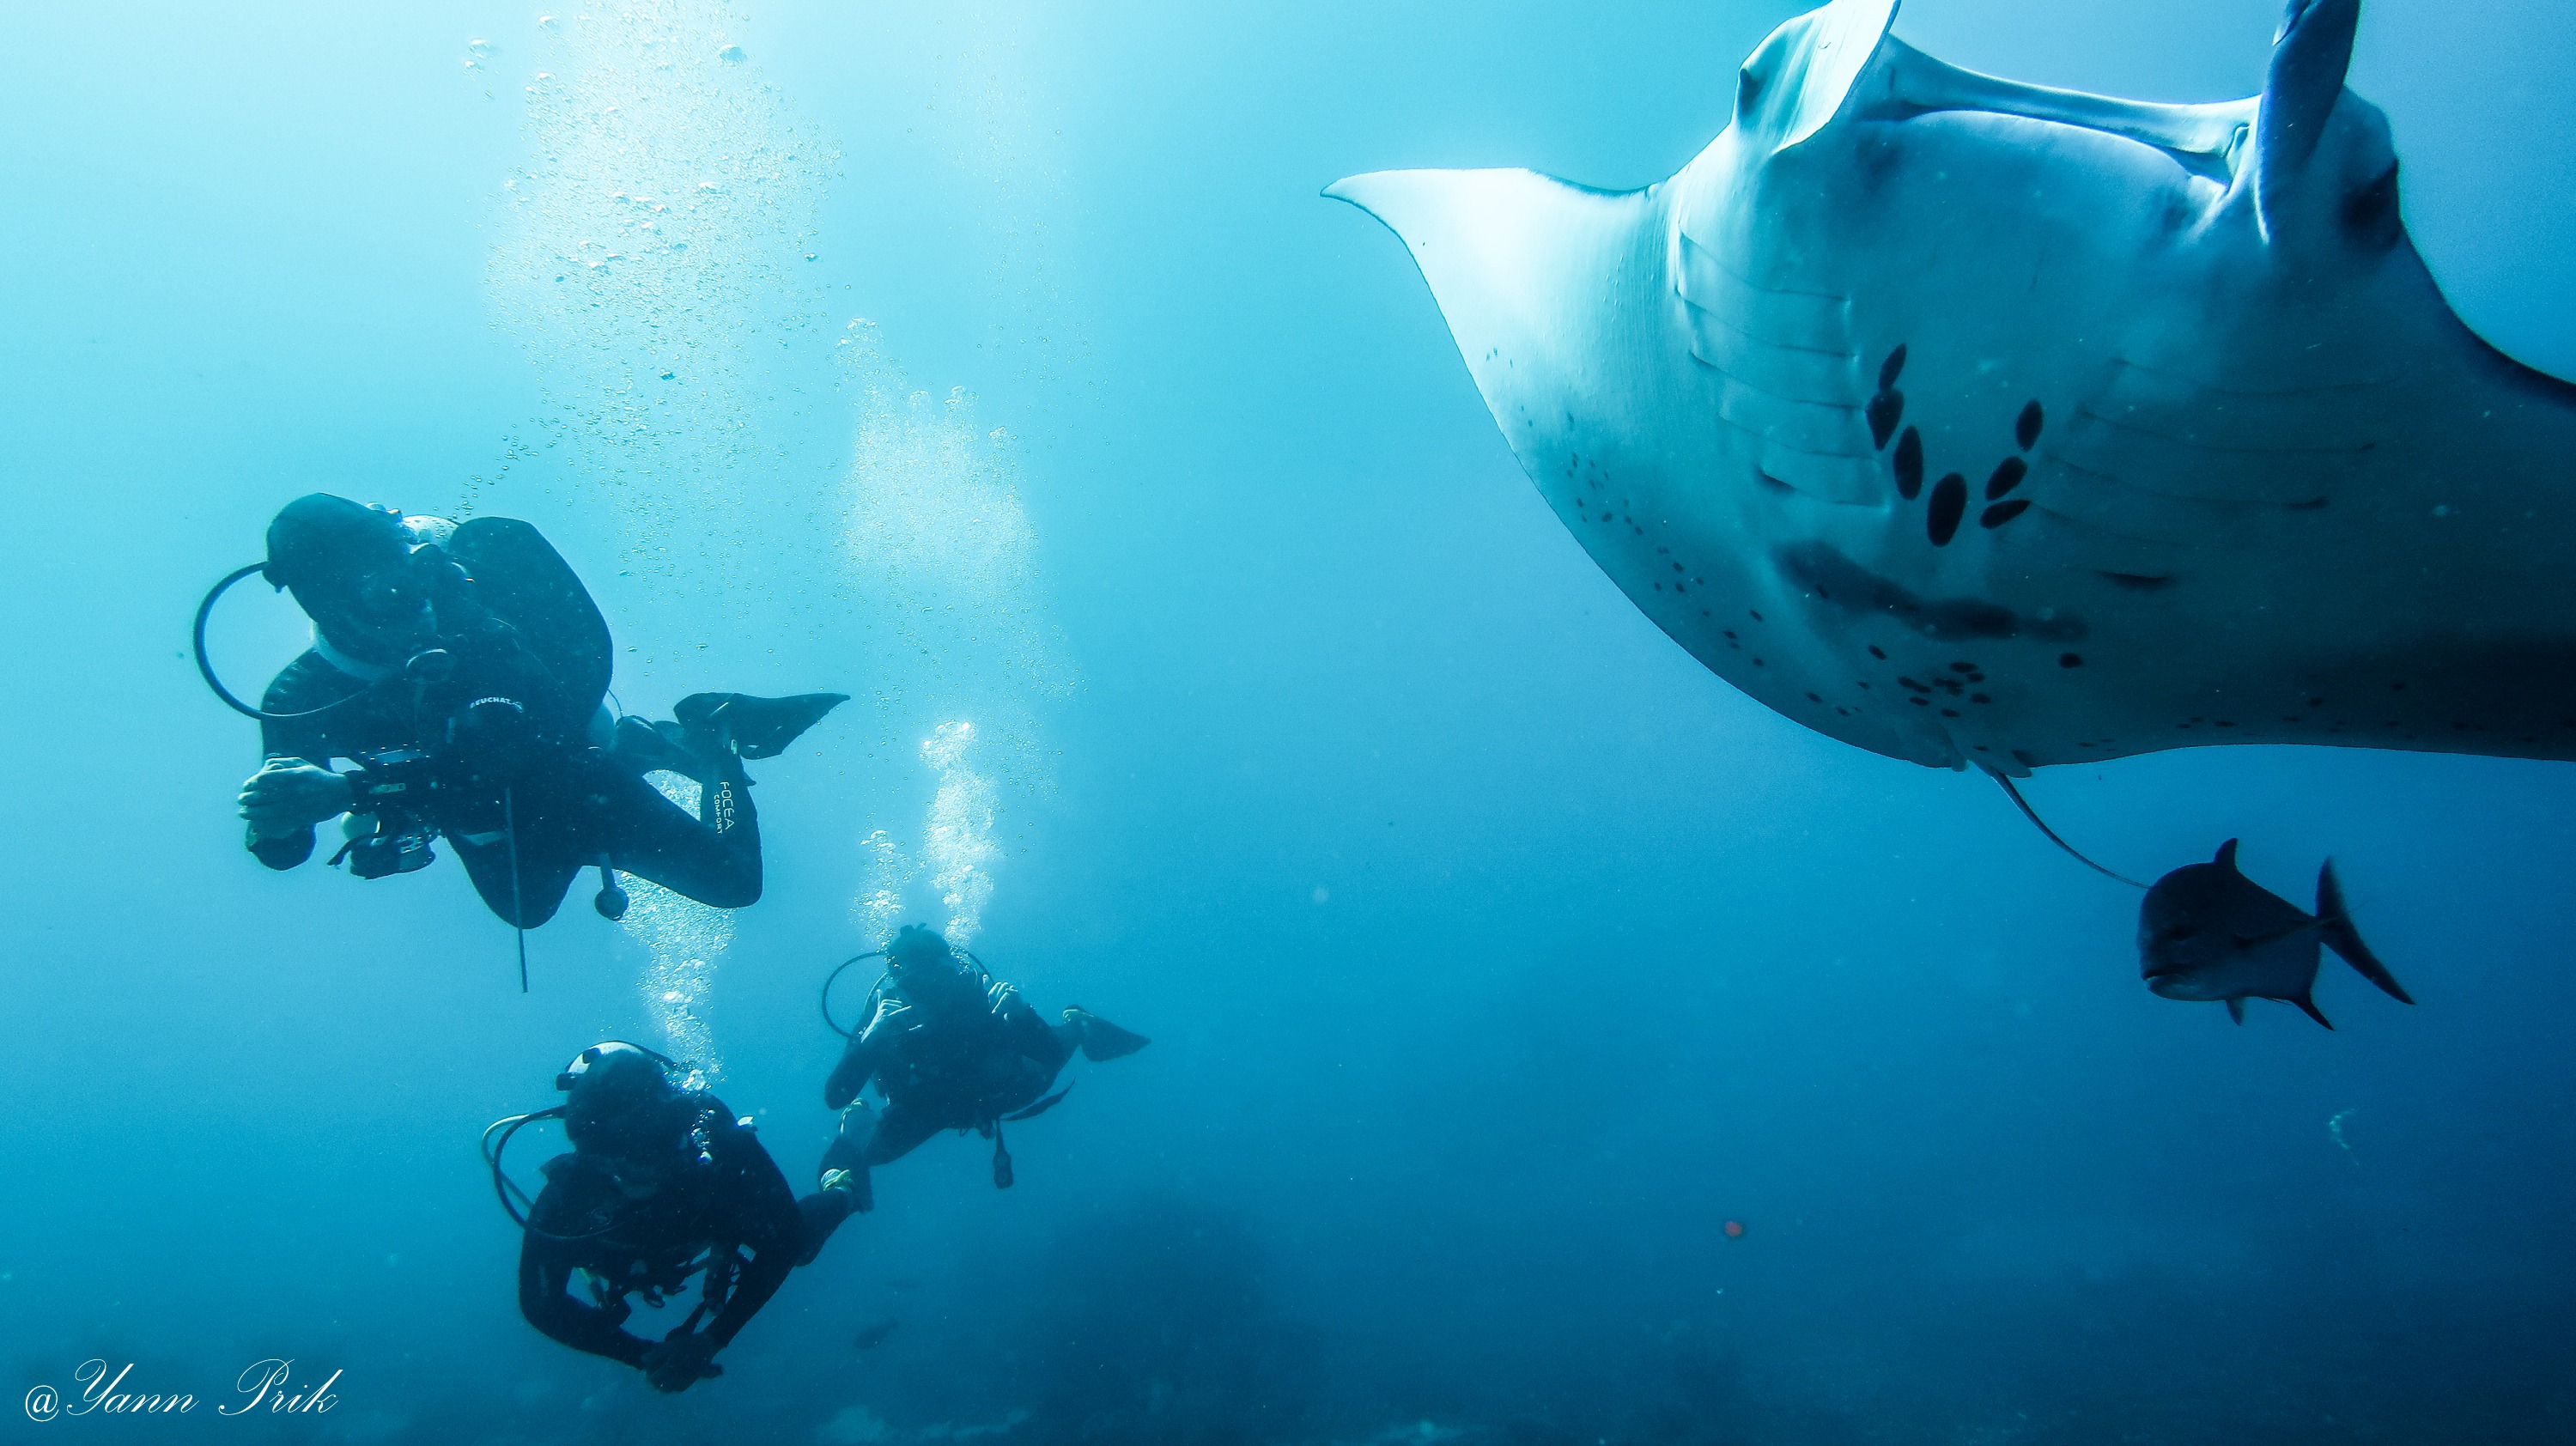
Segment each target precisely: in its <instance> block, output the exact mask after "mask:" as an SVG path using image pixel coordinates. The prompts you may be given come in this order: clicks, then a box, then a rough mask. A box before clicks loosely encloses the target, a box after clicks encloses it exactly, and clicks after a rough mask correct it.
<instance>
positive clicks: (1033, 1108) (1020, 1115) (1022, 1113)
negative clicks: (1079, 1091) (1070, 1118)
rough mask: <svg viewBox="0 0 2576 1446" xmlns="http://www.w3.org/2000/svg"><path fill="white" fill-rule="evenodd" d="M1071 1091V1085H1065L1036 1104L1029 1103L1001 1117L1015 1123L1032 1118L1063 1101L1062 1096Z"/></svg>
mask: <svg viewBox="0 0 2576 1446" xmlns="http://www.w3.org/2000/svg"><path fill="white" fill-rule="evenodd" d="M1071 1093H1073V1086H1071V1085H1066V1086H1065V1087H1064V1088H1063V1089H1060V1090H1057V1091H1056V1092H1055V1093H1054V1094H1051V1095H1048V1096H1047V1097H1046V1098H1045V1099H1042V1100H1040V1101H1038V1102H1037V1103H1036V1104H1033V1105H1030V1106H1029V1107H1028V1108H1026V1109H1020V1110H1013V1111H1011V1112H1010V1113H1009V1114H1007V1115H1004V1116H1002V1118H1003V1119H1004V1120H1007V1121H1009V1122H1011V1123H1013V1124H1017V1123H1018V1122H1020V1121H1021V1120H1034V1119H1036V1118H1037V1117H1038V1116H1040V1115H1042V1114H1045V1113H1046V1112H1047V1111H1049V1110H1051V1109H1054V1108H1055V1107H1056V1106H1057V1105H1060V1104H1062V1103H1064V1097H1065V1096H1066V1095H1069V1094H1071Z"/></svg>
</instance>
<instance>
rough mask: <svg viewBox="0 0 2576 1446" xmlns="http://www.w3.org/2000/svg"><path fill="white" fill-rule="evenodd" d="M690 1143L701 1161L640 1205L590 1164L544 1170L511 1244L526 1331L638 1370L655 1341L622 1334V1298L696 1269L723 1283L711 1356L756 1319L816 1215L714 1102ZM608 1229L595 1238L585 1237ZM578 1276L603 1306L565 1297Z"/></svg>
mask: <svg viewBox="0 0 2576 1446" xmlns="http://www.w3.org/2000/svg"><path fill="white" fill-rule="evenodd" d="M696 1140H697V1141H699V1142H702V1143H703V1146H704V1149H705V1152H706V1158H705V1160H704V1162H703V1163H700V1162H697V1161H691V1162H689V1163H687V1164H683V1165H680V1166H677V1167H675V1168H674V1170H673V1171H672V1172H671V1175H672V1178H671V1179H670V1180H669V1181H668V1182H667V1183H666V1184H665V1185H664V1186H663V1188H662V1190H661V1191H660V1193H658V1194H655V1195H653V1196H651V1197H650V1198H648V1199H644V1200H627V1199H625V1198H624V1197H623V1196H622V1195H621V1194H620V1193H619V1191H618V1188H617V1185H616V1182H615V1181H614V1180H612V1179H611V1178H610V1177H609V1175H608V1172H607V1170H606V1169H605V1168H603V1167H601V1166H600V1165H598V1164H597V1163H595V1162H594V1161H593V1160H591V1159H590V1158H589V1157H587V1156H584V1155H581V1154H578V1153H575V1154H570V1155H557V1156H556V1157H555V1158H553V1159H551V1160H549V1161H547V1162H546V1164H545V1172H546V1186H545V1188H544V1189H543V1190H540V1191H538V1192H537V1198H536V1203H535V1204H534V1205H533V1206H532V1207H531V1208H530V1209H529V1211H528V1223H529V1225H530V1227H531V1228H530V1229H529V1231H528V1233H527V1235H526V1236H525V1238H524V1240H523V1241H522V1243H521V1245H520V1247H519V1313H520V1314H521V1315H524V1316H526V1317H527V1318H528V1324H530V1325H532V1326H535V1327H536V1328H537V1329H538V1330H541V1331H543V1332H545V1333H546V1334H547V1335H549V1336H552V1337H553V1338H554V1339H556V1340H558V1341H561V1342H563V1343H564V1344H565V1345H568V1346H571V1347H572V1348H573V1349H575V1350H580V1351H588V1352H590V1353H591V1354H592V1355H598V1356H606V1357H608V1358H609V1359H610V1360H615V1361H623V1362H625V1363H626V1364H628V1365H630V1366H641V1365H642V1364H643V1362H644V1353H645V1352H646V1351H648V1350H650V1349H652V1347H653V1346H654V1344H655V1342H652V1341H648V1340H646V1339H644V1338H643V1337H641V1336H638V1335H636V1334H634V1333H632V1332H630V1331H628V1330H626V1329H625V1328H624V1324H625V1321H626V1319H627V1316H628V1314H629V1312H630V1310H631V1307H629V1306H628V1305H627V1304H626V1296H627V1295H628V1294H630V1293H637V1292H650V1293H652V1294H653V1295H657V1296H668V1295H672V1294H676V1293H677V1292H678V1291H679V1290H680V1288H681V1286H682V1284H683V1282H684V1281H685V1280H686V1279H687V1278H688V1277H689V1276H690V1275H691V1274H692V1273H696V1272H704V1275H703V1276H702V1279H704V1280H706V1281H708V1282H710V1283H713V1284H715V1285H717V1286H719V1287H722V1286H724V1285H726V1284H729V1285H730V1287H731V1289H730V1293H728V1294H724V1298H723V1300H722V1302H721V1304H720V1305H719V1306H718V1307H717V1308H716V1309H715V1310H714V1311H713V1315H714V1319H712V1320H710V1321H708V1322H707V1324H706V1325H705V1327H704V1328H703V1330H702V1332H701V1333H702V1334H703V1335H704V1336H705V1337H706V1338H707V1340H708V1341H709V1342H710V1343H711V1344H713V1345H714V1346H715V1347H716V1348H717V1349H722V1348H723V1347H724V1346H725V1345H726V1344H728V1343H729V1342H731V1341H732V1340H733V1338H734V1333H735V1332H737V1331H739V1330H741V1329H742V1328H743V1326H744V1325H745V1324H747V1323H749V1321H750V1320H751V1318H752V1317H753V1316H754V1315H757V1314H759V1312H760V1308H761V1307H762V1306H764V1305H766V1304H768V1303H769V1298H770V1297H771V1296H772V1295H775V1294H777V1293H778V1287H779V1284H780V1282H782V1281H784V1280H785V1279H786V1278H787V1272H788V1271H789V1270H790V1269H791V1268H793V1267H794V1266H795V1265H796V1263H797V1261H798V1259H799V1257H800V1256H802V1255H804V1254H805V1253H806V1245H807V1237H808V1235H809V1233H810V1232H811V1227H809V1226H808V1224H807V1223H806V1222H807V1219H808V1217H809V1215H810V1214H811V1213H812V1212H811V1210H810V1209H809V1208H806V1207H800V1204H799V1202H798V1201H797V1199H796V1197H795V1195H794V1193H793V1192H792V1191H790V1190H789V1189H788V1186H787V1179H786V1177H785V1176H783V1175H781V1174H779V1172H778V1166H777V1164H776V1163H775V1162H773V1161H772V1160H771V1159H770V1158H769V1152H768V1151H767V1150H765V1149H763V1148H761V1144H760V1140H759V1139H758V1137H757V1136H755V1135H754V1134H753V1133H752V1132H751V1130H750V1129H749V1128H748V1127H746V1126H744V1125H741V1124H739V1123H737V1122H736V1121H735V1119H734V1117H733V1115H732V1114H730V1113H729V1112H727V1111H726V1109H725V1107H724V1104H723V1102H722V1101H720V1100H716V1099H714V1098H712V1097H708V1098H706V1100H705V1103H704V1106H703V1108H702V1109H701V1111H700V1115H699V1128H698V1131H697V1134H696ZM843 1208H845V1207H843ZM838 1214H839V1210H838V1209H836V1210H835V1212H834V1214H833V1221H832V1223H834V1224H837V1223H838ZM604 1224H605V1225H606V1226H607V1228H606V1229H605V1230H604V1231H603V1233H600V1234H598V1235H590V1232H591V1231H594V1230H600V1229H601V1227H602V1226H603V1225H604ZM556 1237H587V1238H580V1239H568V1238H556ZM708 1260H712V1262H713V1263H712V1264H711V1265H710V1264H700V1263H699V1262H702V1261H708ZM576 1270H580V1271H586V1272H588V1273H589V1274H590V1275H591V1277H592V1279H593V1281H594V1282H597V1283H598V1284H595V1285H594V1286H593V1289H592V1294H593V1295H594V1296H595V1297H599V1298H601V1299H602V1303H600V1304H585V1303H583V1302H582V1301H579V1300H576V1299H574V1298H573V1296H572V1295H571V1293H570V1291H569V1290H568V1287H569V1286H570V1284H571V1281H572V1273H573V1272H574V1271H576ZM701 1288H702V1289H703V1288H704V1287H703V1286H702V1287H701Z"/></svg>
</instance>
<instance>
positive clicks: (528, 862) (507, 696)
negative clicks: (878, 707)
mask: <svg viewBox="0 0 2576 1446" xmlns="http://www.w3.org/2000/svg"><path fill="white" fill-rule="evenodd" d="M262 571H263V572H264V574H265V576H266V577H267V579H268V581H269V582H270V583H271V584H273V585H277V586H281V587H286V588H289V589H292V590H293V592H294V594H295V599H296V602H297V603H298V604H300V605H301V606H302V607H303V608H304V610H305V612H306V614H307V615H309V616H310V617H311V618H312V619H313V628H314V642H313V647H312V649H311V651H309V652H306V653H305V654H304V655H302V656H301V657H299V658H297V659H296V660H295V661H294V662H292V663H290V664H288V665H287V667H286V669H285V670H284V671H283V672H281V673H279V674H278V675H277V678H276V680H275V681H274V682H272V683H271V684H270V685H269V688H268V692H267V694H266V696H265V698H264V700H263V704H262V707H261V708H260V710H259V711H260V713H261V715H262V717H261V723H260V733H261V743H262V747H263V751H264V752H265V754H266V757H267V762H266V764H265V765H264V766H263V767H262V768H261V769H260V771H259V772H258V773H256V774H254V775H252V776H251V778H250V780H249V781H248V782H247V783H245V784H243V785H242V791H241V808H242V817H243V818H244V819H245V820H247V821H248V823H249V839H248V843H249V847H250V850H251V852H252V853H253V854H255V855H257V856H258V858H259V860H260V862H262V863H264V864H266V865H268V866H269V867H270V868H273V869H289V868H293V867H295V866H296V865H298V864H301V863H303V862H304V861H305V860H306V859H307V858H310V857H311V856H312V853H313V826H314V825H315V824H317V823H320V822H322V821H324V820H327V819H330V818H333V817H335V816H337V815H340V814H343V813H347V814H351V815H352V820H353V823H354V824H363V823H364V822H365V821H367V820H369V819H373V820H374V822H375V824H376V829H375V832H374V834H373V835H372V836H360V835H358V834H356V833H353V834H352V837H351V842H350V845H349V847H347V848H344V849H342V850H341V852H340V854H338V855H335V856H334V858H333V860H332V861H333V862H335V863H336V862H339V861H341V860H342V859H343V858H346V859H347V860H348V861H349V864H350V868H351V871H352V872H355V873H358V874H360V875H362V876H365V877H370V878H374V877H381V876H382V875H384V874H387V873H398V872H408V871H409V870H411V869H414V868H418V867H421V866H422V865H425V864H427V863H428V862H429V860H430V857H431V855H430V851H429V848H428V842H429V839H430V837H431V836H432V835H434V834H440V833H443V834H444V835H445V836H446V837H447V838H448V839H449V840H450V841H451V842H452V843H453V844H454V845H455V846H456V851H457V855H458V857H459V858H461V859H462V860H463V861H464V864H465V870H466V873H467V874H468V875H469V876H471V877H472V879H473V880H474V887H475V890H476V891H477V892H478V893H480V894H481V895H482V896H483V901H484V903H486V904H488V905H490V906H491V908H492V911H493V912H494V913H496V914H498V915H500V916H501V917H502V919H504V920H505V921H508V922H510V923H513V924H517V925H520V926H522V927H531V926H534V925H537V924H542V923H544V922H545V921H546V920H547V919H549V918H552V917H553V916H554V912H555V909H556V908H557V906H558V905H560V904H561V903H562V901H563V896H564V893H565V891H566V890H567V889H568V888H569V887H570V886H571V883H572V879H573V876H574V875H575V874H577V873H578V872H580V870H581V869H582V868H583V867H585V866H587V865H598V866H599V867H601V868H602V870H603V874H602V890H601V894H600V899H599V906H600V911H601V912H602V913H604V914H608V915H610V916H611V917H615V916H616V914H617V913H619V912H622V911H623V894H622V893H621V892H619V891H618V890H616V889H615V887H614V885H613V875H612V874H610V873H608V872H606V871H608V870H624V871H626V872H629V873H634V874H639V875H641V876H643V877H644V878H647V879H651V880H652V881H653V882H655V883H658V884H661V885H663V886H664V887H666V888H670V889H673V890H675V891H677V892H679V893H682V894H685V895H687V896H688V897H690V898H693V899H696V900H698V901H699V902H701V903H706V904H712V905H715V906H717V907H719V908H740V907H742V906H743V905H746V904H749V903H751V902H753V901H754V900H756V899H758V898H759V897H760V885H761V868H760V826H759V821H758V816H757V814H756V812H755V810H754V809H753V807H752V802H751V794H750V791H749V790H750V782H751V781H750V779H749V778H748V777H746V776H745V775H744V773H743V768H742V760H743V759H746V758H767V757H771V756H773V755H775V754H776V753H778V752H779V751H780V750H781V749H783V748H785V747H786V746H787V745H788V744H789V743H790V742H793V741H794V740H795V738H796V737H797V735H799V734H801V733H803V732H804V731H805V730H806V729H807V728H809V727H811V726H812V725H813V724H814V723H815V722H817V721H818V720H820V719H821V718H822V716H823V715H824V714H825V713H828V712H830V711H831V710H832V708H833V707H835V706H836V705H838V704H840V703H842V702H844V701H846V699H845V697H844V695H842V694H838V693H809V694H804V695H802V696H799V697H793V698H754V697H750V696H747V695H744V694H740V693H698V694H692V695H691V696H689V697H687V698H683V699H681V700H680V702H679V704H678V706H677V707H676V708H674V709H673V713H674V721H669V722H661V723H648V722H646V721H645V720H644V719H641V718H635V717H626V718H620V719H617V720H616V722H615V724H614V725H613V726H612V725H611V724H610V723H609V721H608V713H607V710H606V708H604V707H603V706H602V699H603V698H604V696H605V695H606V693H607V689H608V680H609V671H610V656H611V654H610V642H609V634H608V625H607V623H606V622H605V621H604V620H603V619H602V618H601V617H600V615H599V609H598V608H597V607H596V606H595V605H594V604H593V603H592V602H591V600H590V595H589V593H588V592H587V591H586V590H585V589H584V588H583V587H582V585H581V580H580V579H579V578H578V577H576V576H574V575H573V571H572V569H571V568H570V567H569V566H568V565H566V564H565V562H564V560H563V559H562V557H560V556H559V555H557V554H556V552H555V550H554V549H553V548H552V547H551V546H549V545H548V544H547V542H546V540H545V538H544V537H542V536H540V535H539V534H538V532H537V530H536V529H535V528H533V527H530V526H529V525H528V524H526V523H524V522H518V521H513V520H511V519H508V518H499V517H487V518H476V519H474V520H472V521H469V522H466V523H464V524H462V525H456V524H451V523H447V522H444V521H442V520H440V519H437V518H425V517H414V518H405V517H402V516H400V515H398V514H396V513H393V512H391V511H385V510H379V509H376V508H372V507H365V506H361V505H360V504H358V503H355V502H351V501H349V500H348V499H346V498H342V497H333V496H329V495H326V494H321V493H316V494H313V495H311V496H308V497H303V498H299V499H297V500H296V501H294V502H292V503H289V504H288V505H287V506H286V508H285V509H284V510H283V511H281V512H279V513H278V515H277V518H276V520H275V521H274V522H272V523H270V524H269V529H268V562H267V564H266V566H265V567H264V569H262ZM334 758H346V759H350V760H352V761H353V762H355V763H356V764H357V767H355V768H353V769H352V770H351V771H349V772H333V771H332V769H331V767H330V763H331V760H332V759H334ZM656 769H667V770H670V771H672V772H676V773H679V774H682V775H685V776H687V777H690V778H693V779H695V780H697V782H698V784H699V786H700V790H699V800H698V812H697V817H696V818H694V819H693V818H691V817H690V816H689V815H688V814H687V813H686V812H685V811H683V810H682V809H680V808H679V807H678V806H676V805H674V804H673V803H672V802H671V801H670V800H669V799H667V798H665V797H664V796H663V795H662V793H661V791H660V790H658V789H656V788H654V787H653V786H652V785H651V784H649V783H647V782H645V781H644V777H643V775H644V774H646V773H647V772H651V771H653V770H656ZM514 863H515V867H514V866H513V865H514Z"/></svg>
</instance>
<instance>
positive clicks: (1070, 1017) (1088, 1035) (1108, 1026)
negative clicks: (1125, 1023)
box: [1064, 1008, 1154, 1059]
mask: <svg viewBox="0 0 2576 1446" xmlns="http://www.w3.org/2000/svg"><path fill="white" fill-rule="evenodd" d="M1064 1022H1065V1023H1067V1024H1070V1025H1073V1026H1075V1027H1076V1028H1078V1029H1080V1030H1081V1031H1082V1057H1083V1058H1084V1059H1123V1058H1125V1057H1126V1056H1128V1055H1131V1054H1134V1053H1135V1052H1136V1051H1138V1050H1140V1049H1143V1048H1144V1047H1145V1046H1147V1045H1149V1044H1152V1043H1153V1042H1154V1041H1152V1040H1150V1039H1147V1038H1146V1037H1145V1036H1143V1035H1141V1034H1138V1033H1136V1032H1135V1031H1133V1030H1127V1029H1120V1028H1119V1027H1118V1026H1117V1025H1114V1024H1112V1023H1110V1022H1109V1021H1108V1020H1106V1019H1103V1018H1101V1017H1100V1016H1099V1015H1097V1014H1093V1013H1092V1012H1090V1011H1089V1010H1086V1009H1080V1008H1075V1009H1068V1010H1066V1011H1065V1012H1064Z"/></svg>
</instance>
